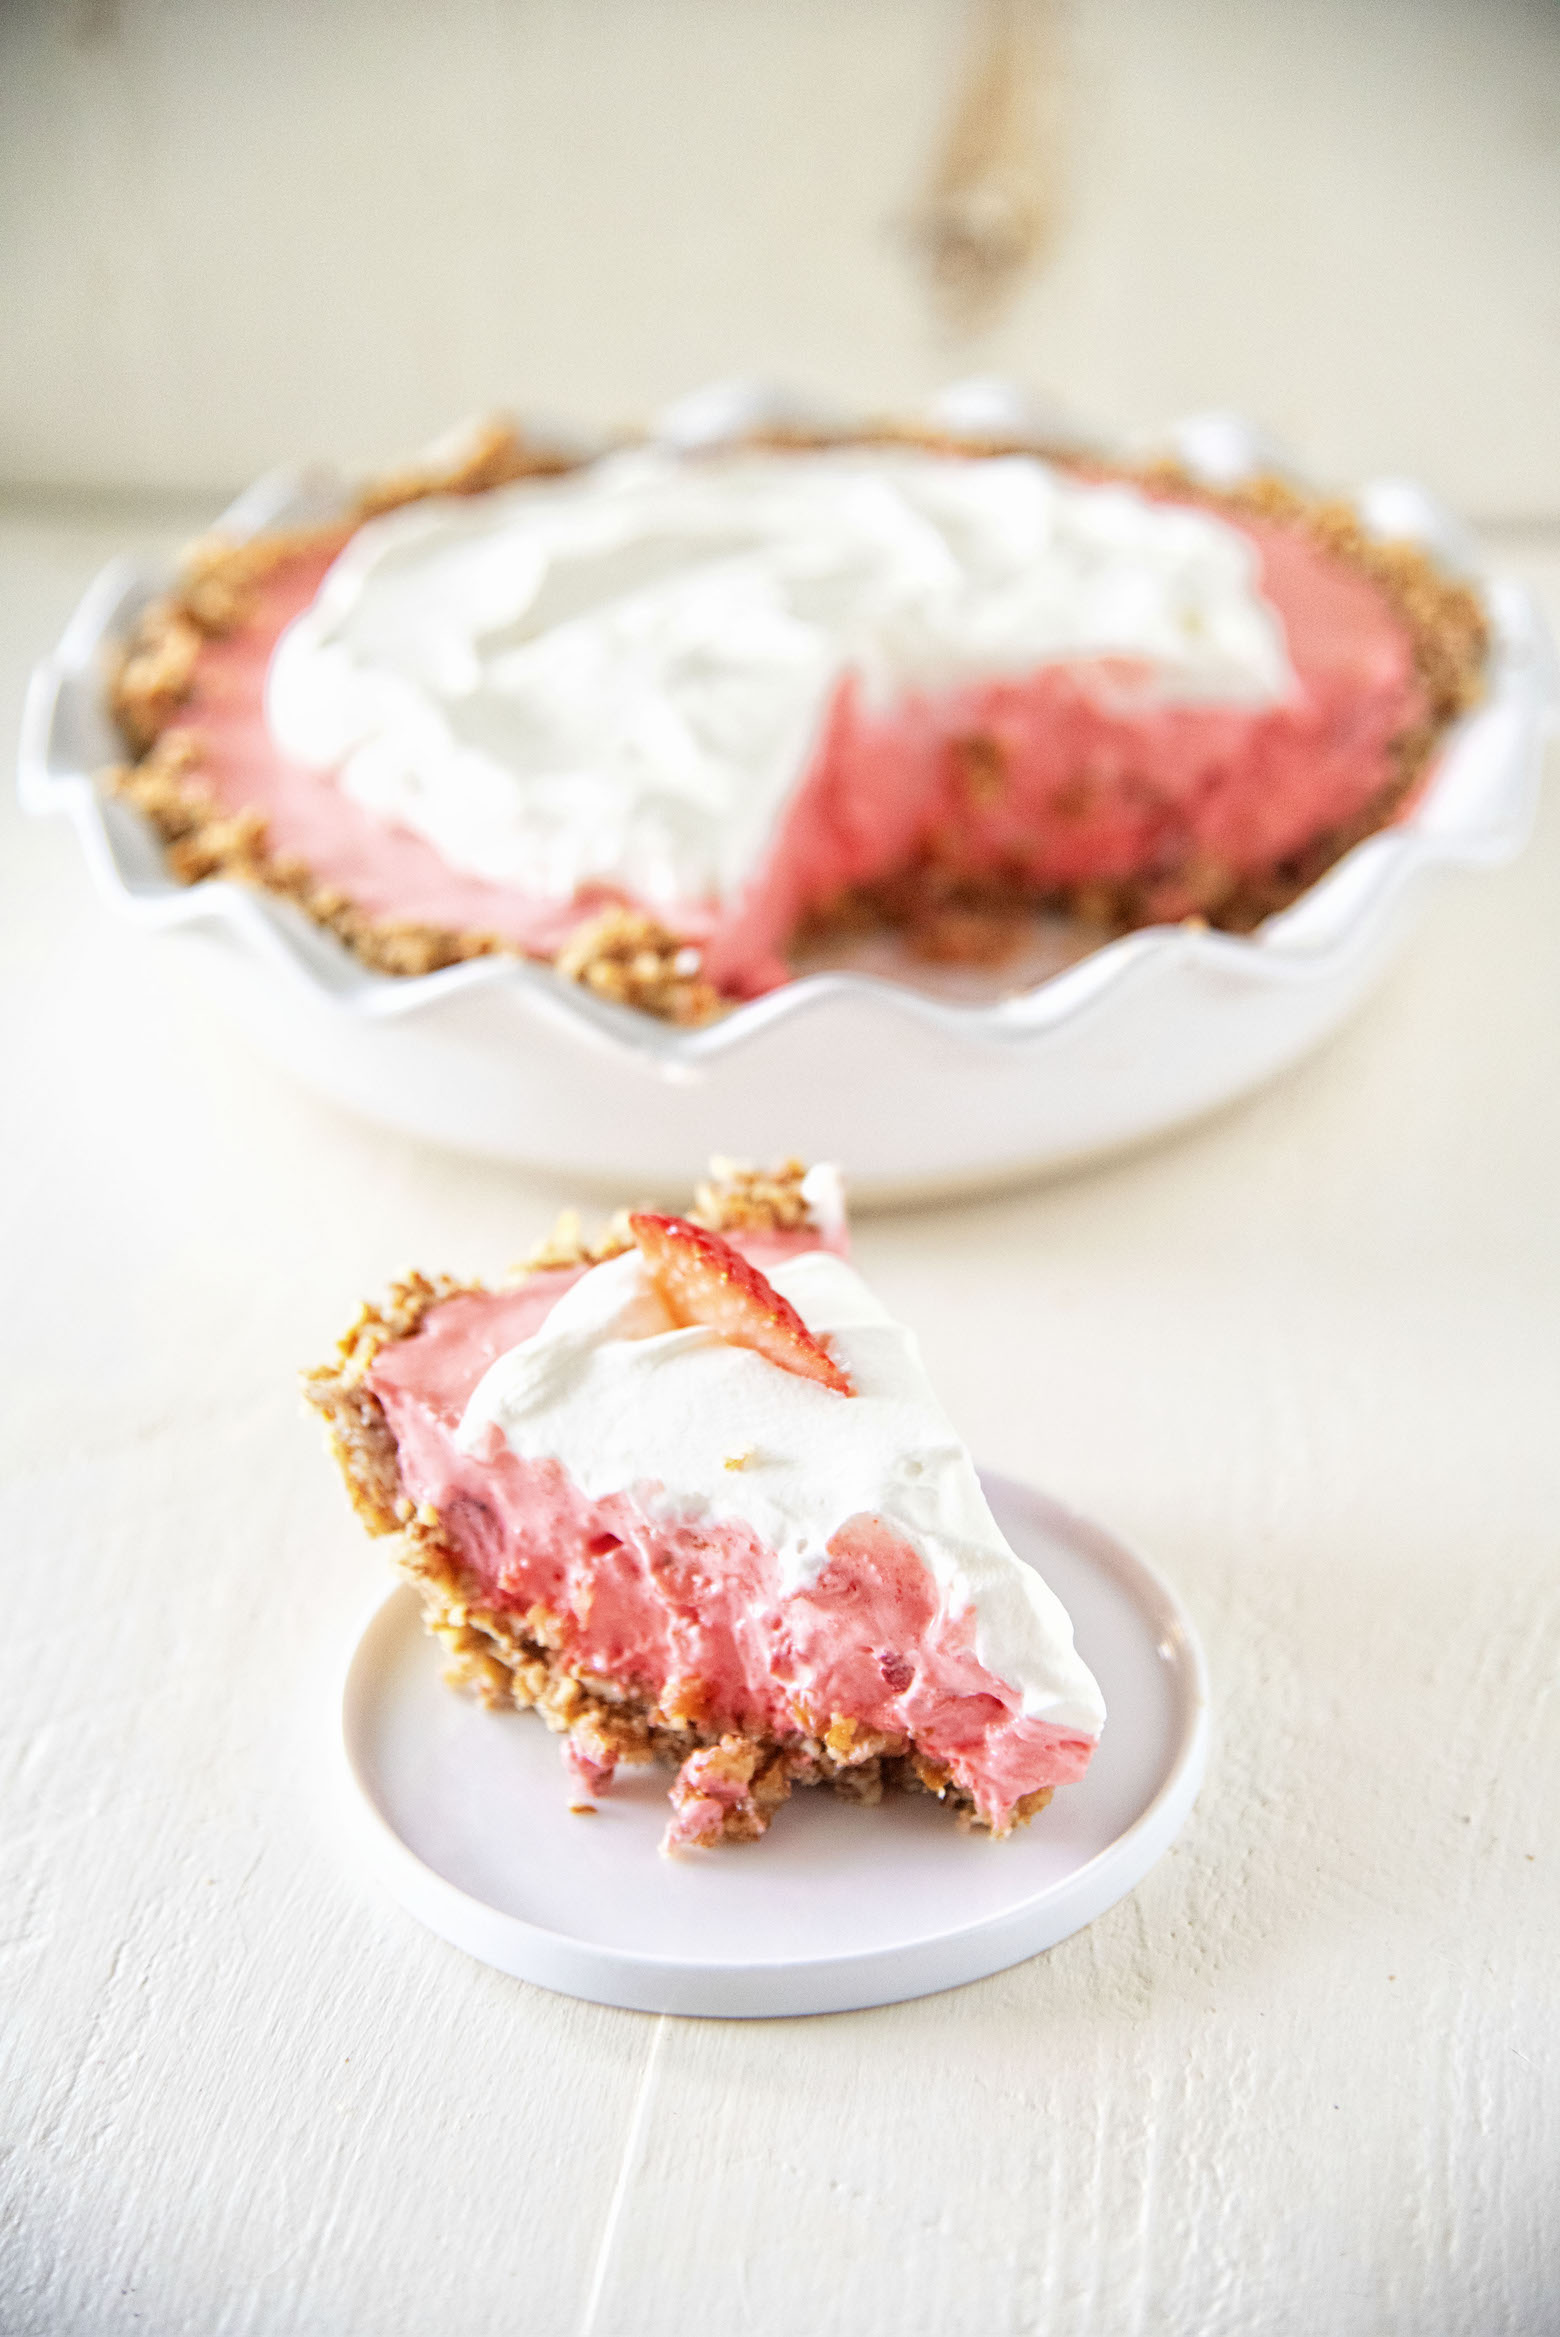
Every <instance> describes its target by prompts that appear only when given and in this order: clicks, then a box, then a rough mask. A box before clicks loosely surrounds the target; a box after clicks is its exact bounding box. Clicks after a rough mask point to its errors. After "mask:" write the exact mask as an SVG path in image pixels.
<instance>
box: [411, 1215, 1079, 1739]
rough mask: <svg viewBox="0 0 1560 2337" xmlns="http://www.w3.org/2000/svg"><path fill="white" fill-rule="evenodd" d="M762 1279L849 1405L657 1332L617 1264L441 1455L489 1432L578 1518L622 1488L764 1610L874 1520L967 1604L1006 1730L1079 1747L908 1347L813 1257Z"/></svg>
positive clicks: (1028, 1592) (1025, 1597) (1072, 1699)
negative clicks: (678, 1527)
mask: <svg viewBox="0 0 1560 2337" xmlns="http://www.w3.org/2000/svg"><path fill="white" fill-rule="evenodd" d="M770 1279H771V1281H772V1282H773V1284H774V1286H775V1288H776V1289H777V1290H778V1291H780V1292H781V1293H782V1294H783V1295H784V1296H785V1297H786V1298H788V1299H789V1300H790V1301H791V1304H792V1305H793V1306H794V1307H795V1308H796V1309H797V1310H798V1312H799V1313H800V1314H801V1316H802V1317H803V1319H804V1321H805V1322H806V1323H807V1324H808V1326H809V1328H810V1329H812V1330H813V1331H815V1332H817V1333H819V1334H820V1335H824V1334H826V1335H827V1336H828V1338H829V1340H830V1343H831V1345H832V1346H833V1349H834V1352H835V1353H836V1354H837V1355H838V1356H839V1358H840V1360H841V1361H842V1362H843V1363H844V1364H845V1365H846V1366H847V1368H848V1370H849V1371H850V1374H851V1377H852V1379H853V1381H854V1382H855V1386H856V1391H857V1392H856V1394H855V1395H854V1396H849V1397H847V1396H839V1395H835V1394H834V1393H833V1392H832V1391H831V1390H830V1389H828V1388H825V1387H823V1386H821V1385H820V1384H819V1383H818V1382H816V1381H814V1380H807V1379H802V1378H801V1377H799V1376H798V1375H797V1374H796V1373H794V1372H789V1371H785V1370H782V1369H781V1368H780V1367H779V1366H778V1365H776V1364H773V1363H770V1362H768V1361H767V1360H766V1359H765V1358H764V1357H763V1356H760V1355H757V1354H754V1353H753V1352H751V1351H750V1350H749V1349H747V1348H743V1347H735V1346H732V1345H731V1344H730V1343H729V1342H728V1341H726V1340H725V1339H722V1338H721V1337H720V1335H719V1334H718V1333H717V1332H715V1331H712V1330H707V1329H703V1328H695V1329H679V1328H677V1327H676V1326H674V1325H673V1323H672V1321H671V1318H670V1316H669V1314H668V1313H667V1310H666V1307H665V1305H664V1303H663V1301H662V1300H661V1298H660V1296H659V1294H658V1293H657V1291H656V1290H655V1287H654V1285H653V1284H652V1282H651V1281H650V1278H649V1276H648V1274H647V1273H646V1271H645V1266H644V1261H643V1260H642V1258H641V1257H640V1255H639V1252H638V1251H637V1250H629V1251H626V1252H625V1253H624V1254H623V1255H622V1256H621V1257H617V1258H613V1259H610V1260H609V1261H608V1262H607V1263H606V1264H605V1265H601V1266H596V1267H593V1268H592V1270H591V1271H590V1272H589V1273H588V1274H586V1275H584V1276H583V1277H582V1278H581V1280H580V1281H579V1282H577V1283H576V1284H575V1285H574V1287H573V1288H572V1289H571V1290H568V1291H566V1292H565V1293H564V1295H563V1297H562V1298H561V1299H560V1300H559V1301H558V1303H557V1305H556V1306H555V1307H554V1308H553V1311H552V1313H551V1314H550V1315H549V1316H548V1318H547V1320H546V1322H545V1323H544V1324H543V1326H542V1328H541V1330H539V1331H538V1332H536V1333H535V1335H534V1336H533V1337H531V1338H529V1339H526V1340H524V1341H522V1342H521V1344H520V1345H519V1346H517V1347H512V1348H511V1349H510V1350H509V1352H508V1353H507V1354H506V1355H501V1356H500V1357H499V1358H498V1360H497V1361H496V1362H495V1363H494V1364H492V1365H491V1366H490V1367H489V1369H488V1371H487V1372H486V1373H485V1374H484V1376H483V1377H482V1379H481V1380H480V1381H479V1382H478V1383H477V1386H476V1387H475V1389H474V1390H473V1391H472V1394H471V1398H470V1400H469V1402H468V1404H467V1407H466V1411H465V1415H464V1417H463V1419H462V1421H461V1424H460V1428H459V1430H458V1432H457V1435H456V1443H457V1446H458V1447H459V1449H460V1450H462V1451H463V1452H466V1453H470V1454H473V1455H475V1456H477V1457H479V1458H480V1457H481V1456H482V1455H483V1454H484V1453H485V1452H486V1451H487V1450H488V1449H489V1441H488V1440H489V1437H490V1435H491V1433H492V1432H493V1431H494V1430H497V1432H498V1434H499V1436H500V1437H501V1438H502V1440H503V1442H504V1443H505V1444H507V1445H508V1446H509V1448H510V1450H511V1451H512V1452H514V1453H515V1454H517V1455H518V1456H519V1458H520V1459H522V1460H527V1461H539V1460H549V1459H550V1460H556V1461H558V1462H560V1463H561V1465H562V1466H563V1468H564V1470H565V1471H566V1473H567V1474H568V1476H569V1477H571V1478H572V1479H573V1481H574V1483H575V1484H576V1485H578V1486H579V1487H580V1488H581V1489H582V1490H583V1491H584V1492H585V1493H586V1494H587V1495H588V1496H589V1497H590V1498H591V1499H592V1500H600V1499H603V1498H605V1496H607V1495H608V1494H611V1493H615V1492H619V1491H622V1490H624V1489H629V1488H631V1489H632V1490H633V1491H634V1492H635V1494H636V1496H637V1497H638V1498H639V1499H640V1500H642V1501H643V1502H644V1503H645V1505H646V1507H647V1508H649V1509H650V1510H651V1511H652V1513H654V1512H656V1511H657V1510H660V1511H662V1512H663V1513H665V1514H670V1515H675V1516H679V1517H688V1516H696V1517H702V1518H707V1519H708V1520H709V1521H710V1522H711V1523H712V1524H723V1523H730V1522H733V1521H740V1522H742V1523H743V1524H745V1525H747V1526H749V1527H751V1529H752V1531H753V1532H754V1534H755V1535H756V1536H757V1537H758V1539H759V1541H760V1542H761V1543H763V1544H764V1546H765V1547H766V1548H767V1549H769V1550H771V1551H772V1552H773V1553H774V1555H775V1558H776V1561H777V1563H778V1568H779V1577H780V1589H781V1592H782V1594H783V1595H785V1594H790V1593H792V1592H795V1591H798V1590H802V1589H805V1588H807V1587H808V1586H810V1585H811V1584H812V1583H813V1582H815V1581H816V1580H817V1577H818V1575H819V1572H820V1571H821V1569H822V1567H823V1564H824V1562H825V1559H826V1557H827V1553H828V1544H829V1542H830V1539H831V1538H832V1537H833V1536H834V1535H835V1534H836V1533H838V1532H839V1530H840V1528H841V1527H842V1526H843V1525H845V1524H846V1522H847V1521H848V1520H850V1519H852V1518H855V1517H862V1516H868V1517H875V1518H881V1519H882V1520H883V1522H884V1523H885V1524H886V1525H887V1526H888V1527H889V1528H890V1529H891V1530H892V1531H893V1532H894V1533H895V1534H896V1535H898V1536H899V1537H900V1538H901V1539H902V1540H903V1541H905V1542H906V1543H908V1544H909V1546H910V1547H911V1548H912V1549H913V1550H915V1551H916V1552H917V1553H918V1554H919V1556H920V1557H921V1558H922V1559H923V1560H924V1562H925V1564H926V1565H927V1566H928V1568H929V1569H930V1570H931V1573H932V1575H933V1578H934V1579H935V1581H936V1583H937V1585H938V1588H939V1590H940V1592H941V1594H942V1599H943V1603H944V1606H945V1607H946V1609H947V1611H948V1612H949V1613H950V1614H953V1615H958V1614H962V1613H963V1612H964V1611H965V1609H966V1608H968V1607H969V1606H971V1605H972V1604H973V1606H974V1609H975V1652H976V1654H977V1655H978V1656H979V1658H980V1660H981V1662H982V1663H983V1664H984V1665H985V1666H986V1668H987V1669H988V1670H989V1671H991V1672H994V1673H995V1674H996V1675H997V1676H998V1677H999V1678H1000V1679H1002V1680H1005V1681H1007V1682H1008V1683H1009V1685H1010V1686H1012V1687H1013V1688H1015V1689H1016V1690H1018V1691H1019V1693H1020V1695H1021V1697H1022V1700H1023V1710H1024V1712H1025V1714H1026V1716H1030V1717H1037V1718H1040V1719H1044V1720H1046V1721H1049V1722H1052V1723H1054V1724H1055V1725H1056V1726H1057V1727H1060V1728H1067V1729H1074V1730H1078V1731H1080V1732H1081V1733H1083V1734H1084V1735H1086V1736H1091V1737H1096V1736H1098V1734H1099V1732H1100V1729H1101V1726H1102V1725H1103V1722H1104V1718H1105V1707H1104V1703H1103V1700H1102V1699H1101V1696H1100V1692H1099V1689H1098V1687H1097V1686H1096V1684H1095V1682H1094V1679H1093V1676H1092V1675H1091V1673H1090V1672H1089V1670H1088V1668H1087V1667H1086V1665H1085V1664H1084V1663H1083V1662H1082V1660H1081V1658H1080V1657H1079V1656H1078V1654H1077V1651H1076V1650H1075V1648H1074V1646H1073V1637H1072V1626H1071V1624H1070V1623H1069V1621H1068V1619H1067V1615H1066V1612H1065V1610H1064V1608H1063V1607H1062V1605H1061V1602H1060V1601H1059V1600H1058V1599H1057V1598H1056V1597H1055V1596H1054V1594H1053V1593H1052V1592H1051V1591H1049V1590H1048V1589H1047V1588H1046V1586H1045V1584H1044V1583H1043V1582H1042V1581H1041V1580H1040V1578H1039V1576H1038V1575H1037V1574H1035V1573H1034V1571H1033V1570H1032V1569H1031V1568H1030V1567H1027V1566H1025V1565H1024V1564H1023V1562H1022V1561H1021V1560H1020V1559H1019V1558H1017V1557H1015V1555H1014V1553H1013V1551H1012V1550H1011V1549H1010V1548H1009V1546H1008V1544H1007V1542H1006V1541H1005V1540H1004V1538H1003V1535H1002V1533H1001V1530H1000V1528H999V1527H998V1525H997V1522H996V1519H995V1518H994V1517H993V1516H992V1514H991V1510H990V1508H989V1507H988V1505H987V1502H986V1498H985V1495H984V1494H983V1493H982V1492H981V1489H980V1480H979V1479H978V1477H977V1476H976V1473H975V1468H974V1464H973V1463H972V1461H971V1459H970V1456H969V1454H968V1452H967V1451H966V1450H965V1447H964V1445H963V1444H962V1442H961V1441H960V1438H959V1435H958V1432H957V1431H956V1429H955V1428H954V1426H953V1424H952V1422H951V1421H950V1420H949V1419H948V1417H947V1415H946V1413H945V1412H944V1411H943V1409H942V1407H941V1405H940V1404H939V1403H938V1401H937V1398H936V1396H935V1395H934V1394H933V1392H932V1388H931V1384H930V1382H929V1380H928V1379H927V1376H926V1370H925V1366H924V1365H923V1364H922V1362H921V1357H920V1352H919V1349H918V1348H917V1345H916V1341H915V1338H914V1336H913V1334H912V1333H911V1332H909V1331H908V1330H906V1329H905V1327H904V1326H903V1325H902V1324H901V1323H898V1322H896V1321H895V1320H894V1318H893V1317H892V1316H891V1315H890V1314H889V1313H888V1312H887V1311H886V1309H885V1308H884V1307H883V1306H882V1305H881V1304H880V1302H879V1301H878V1300H877V1299H876V1298H874V1296H873V1295H872V1293H871V1292H870V1291H869V1290H868V1288H867V1286H866V1284H865V1283H864V1282H863V1281H862V1280H861V1278H860V1276H859V1275H858V1274H856V1273H855V1272H854V1271H853V1270H852V1269H851V1268H850V1267H849V1266H847V1265H846V1264H845V1263H844V1261H843V1260H842V1259H840V1258H837V1257H835V1256H833V1255H832V1254H831V1253H830V1252H827V1251H823V1250H813V1251H808V1252H806V1253H805V1254H804V1255H803V1256H801V1257H799V1258H793V1259H791V1260H789V1261H788V1262H787V1263H786V1264H784V1265H781V1266H777V1267H776V1268H775V1269H774V1271H773V1273H772V1274H771V1276H770Z"/></svg>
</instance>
